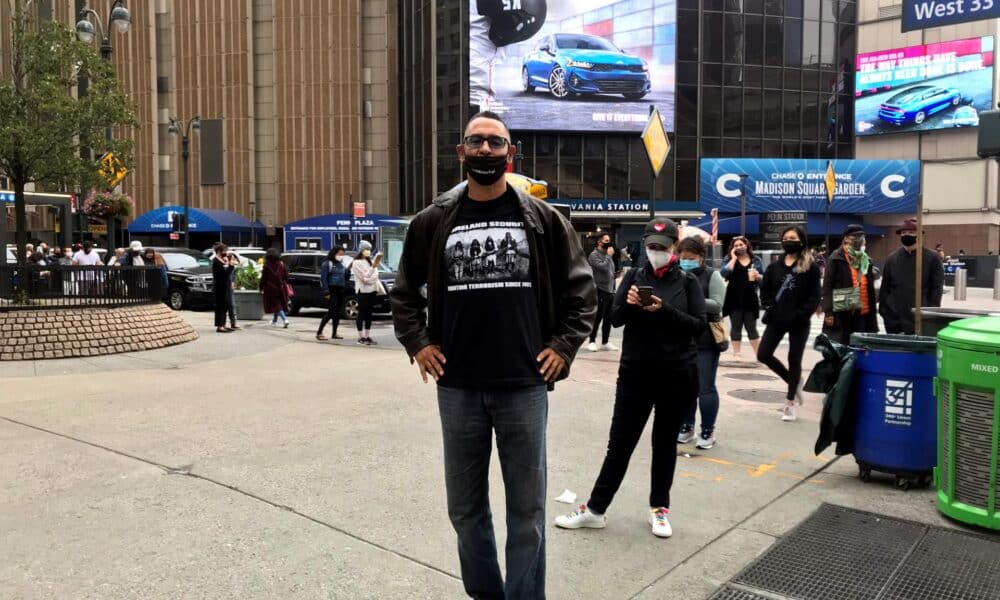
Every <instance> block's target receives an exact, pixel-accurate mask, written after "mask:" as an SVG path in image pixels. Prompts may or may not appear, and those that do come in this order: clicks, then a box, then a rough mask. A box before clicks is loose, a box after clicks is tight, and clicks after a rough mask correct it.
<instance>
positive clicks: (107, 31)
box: [76, 0, 132, 140]
mask: <svg viewBox="0 0 1000 600" xmlns="http://www.w3.org/2000/svg"><path fill="white" fill-rule="evenodd" d="M90 17H93V18H94V23H97V29H94V23H91V22H90ZM79 18H80V20H79V21H77V22H76V37H77V39H78V40H80V41H81V42H86V43H88V44H89V43H90V42H92V41H94V39H95V37H96V35H97V33H98V32H99V33H100V35H101V58H103V59H104V60H106V61H109V62H110V61H111V53H112V51H113V50H114V49H113V48H112V47H111V28H112V27H114V28H115V29H117V30H118V32H119V33H126V32H128V29H129V27H130V26H131V25H132V14H131V13H129V11H128V9H127V8H125V0H115V3H114V4H112V5H111V13H110V14H108V24H107V26H102V25H101V17H100V15H98V14H97V13H96V12H94V10H93V9H92V8H89V7H88V6H87V5H86V4H84V6H83V10H81V11H80V17H79ZM104 138H105V139H107V140H110V139H111V128H110V127H107V128H105V129H104Z"/></svg>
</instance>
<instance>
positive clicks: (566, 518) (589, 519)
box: [556, 504, 608, 529]
mask: <svg viewBox="0 0 1000 600" xmlns="http://www.w3.org/2000/svg"><path fill="white" fill-rule="evenodd" d="M607 524H608V519H607V517H605V516H604V515H598V514H595V513H592V512H590V509H588V508H587V505H586V504H581V505H580V506H579V507H578V508H577V509H576V510H575V511H573V512H571V513H569V514H568V515H562V516H560V517H556V527H562V528H563V529H580V528H581V527H586V528H588V529H604V526H605V525H607Z"/></svg>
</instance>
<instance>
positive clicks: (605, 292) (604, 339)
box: [587, 233, 618, 352]
mask: <svg viewBox="0 0 1000 600" xmlns="http://www.w3.org/2000/svg"><path fill="white" fill-rule="evenodd" d="M614 254H615V249H614V247H613V246H612V245H611V236H609V235H608V234H606V233H605V234H602V235H601V237H599V238H598V239H597V246H595V247H594V250H593V251H592V252H591V253H590V256H589V257H588V259H587V261H588V262H589V263H590V268H591V269H593V271H594V284H596V285H597V318H596V319H594V328H593V329H592V330H591V331H590V344H589V345H588V346H587V350H590V351H591V352H597V350H598V348H597V331H598V330H600V331H601V347H600V349H601V350H617V349H618V348H616V347H615V346H614V345H612V344H611V305H612V304H614V301H615V259H614ZM602 322H603V324H604V326H603V327H601V323H602Z"/></svg>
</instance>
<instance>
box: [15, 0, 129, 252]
mask: <svg viewBox="0 0 1000 600" xmlns="http://www.w3.org/2000/svg"><path fill="white" fill-rule="evenodd" d="M30 4H31V0H14V11H13V23H12V36H11V39H10V44H11V48H10V49H11V52H10V57H11V64H10V65H9V69H0V73H4V75H3V76H2V77H0V173H3V174H4V175H5V176H6V177H7V178H8V179H9V180H10V183H11V185H12V187H13V188H14V196H15V204H14V211H15V222H16V224H15V228H16V232H17V233H16V240H17V262H18V263H19V264H24V263H25V261H26V259H27V257H26V256H25V246H26V245H27V242H28V240H27V235H28V232H27V218H26V214H25V213H26V211H25V195H24V191H25V187H26V186H27V185H28V184H30V183H36V184H39V185H43V186H53V187H56V186H60V187H61V186H67V187H71V188H72V187H74V186H79V189H80V190H84V191H85V190H89V189H91V188H97V189H107V188H108V183H107V181H106V180H105V179H104V178H103V177H102V176H101V174H100V165H99V163H98V159H100V157H101V156H102V155H103V154H104V152H106V151H112V152H114V153H115V155H116V156H118V157H119V159H120V160H121V161H122V162H123V163H124V164H125V165H126V167H130V166H131V164H132V162H133V144H132V140H131V139H116V140H106V139H105V134H104V132H105V128H108V127H119V126H127V127H135V126H138V122H137V120H136V118H135V115H134V114H133V111H132V108H131V106H130V102H129V101H128V98H127V97H126V96H125V94H124V93H122V92H121V91H120V90H119V88H118V83H117V80H116V78H115V73H114V68H113V66H112V65H111V64H110V63H109V62H107V61H104V60H102V59H101V57H100V56H99V55H98V52H97V49H96V48H94V47H93V46H92V45H90V44H87V43H84V42H81V41H79V40H77V38H76V34H75V32H74V31H73V30H71V29H70V28H69V27H67V26H66V25H64V24H62V23H58V22H54V21H44V22H40V23H39V22H36V21H35V19H33V18H32V17H31V16H30V14H29V11H28V6H29V5H30ZM80 78H86V79H87V80H88V82H89V86H88V89H87V93H86V94H85V95H82V96H81V97H77V96H76V94H74V92H75V90H76V89H77V86H78V83H79V81H80ZM86 148H90V149H93V152H86V151H81V149H86ZM0 251H2V249H0Z"/></svg>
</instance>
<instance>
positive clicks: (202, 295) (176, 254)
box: [153, 246, 215, 310]
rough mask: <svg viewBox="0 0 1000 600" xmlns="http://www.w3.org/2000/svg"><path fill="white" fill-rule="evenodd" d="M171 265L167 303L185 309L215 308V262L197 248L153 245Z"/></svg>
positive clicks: (171, 306) (168, 264) (168, 274)
mask: <svg viewBox="0 0 1000 600" xmlns="http://www.w3.org/2000/svg"><path fill="white" fill-rule="evenodd" d="M153 250H155V251H156V253H157V254H159V255H160V256H161V257H163V262H165V263H166V264H167V296H166V298H165V300H166V303H167V305H168V306H169V307H170V308H172V309H174V310H181V309H182V308H212V307H214V306H215V296H214V295H213V293H212V287H213V286H212V283H213V282H212V262H211V259H209V258H206V257H205V256H204V255H202V253H201V252H198V251H197V250H188V249H186V248H161V247H155V246H154V247H153Z"/></svg>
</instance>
